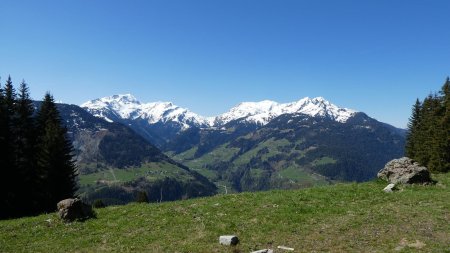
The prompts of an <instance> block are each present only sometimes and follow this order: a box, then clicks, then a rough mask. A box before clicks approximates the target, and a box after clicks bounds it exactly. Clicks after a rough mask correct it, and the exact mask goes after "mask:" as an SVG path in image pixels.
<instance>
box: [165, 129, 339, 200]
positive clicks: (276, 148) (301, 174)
mask: <svg viewBox="0 0 450 253" xmlns="http://www.w3.org/2000/svg"><path fill="white" fill-rule="evenodd" d="M245 138H250V137H245ZM301 142H302V141H299V143H301ZM290 144H291V143H290V142H289V141H288V140H286V139H279V140H275V139H274V138H270V139H268V140H266V141H263V142H261V143H259V144H258V145H257V146H256V147H254V148H252V149H250V150H248V151H247V152H245V153H244V154H241V155H240V156H239V157H238V158H237V159H236V160H234V161H232V163H233V165H234V166H232V168H230V170H235V169H236V168H237V167H245V165H246V164H248V163H249V162H250V160H251V159H252V158H255V157H257V156H258V152H259V151H261V150H263V149H265V148H267V150H268V152H267V153H264V154H263V155H261V160H263V161H268V159H269V158H271V157H274V156H276V155H279V154H287V155H292V154H295V155H297V157H303V156H304V155H305V153H306V151H298V150H293V149H292V148H287V149H286V150H288V151H286V150H281V149H283V148H286V147H287V146H289V145H290ZM228 145H229V143H225V144H223V145H221V146H219V147H217V148H216V149H214V150H213V151H212V152H209V153H206V154H205V155H203V156H201V157H199V158H196V159H194V158H193V157H194V154H195V151H196V150H197V148H192V149H190V150H187V151H185V152H183V153H181V154H178V155H175V156H172V158H173V159H174V160H177V161H179V162H181V163H183V164H185V165H187V166H188V167H189V168H191V169H193V170H196V171H198V172H199V173H201V174H202V175H204V176H205V177H207V178H208V179H210V180H212V181H214V180H215V177H216V172H215V171H213V170H208V169H207V168H205V165H207V164H208V165H213V164H216V163H218V162H224V161H231V159H232V158H233V157H234V155H236V154H237V153H238V152H239V149H238V148H230V147H228ZM335 162H336V160H334V159H332V158H330V157H323V158H322V159H320V160H316V161H313V162H312V163H311V166H317V165H324V164H327V163H335ZM283 165H284V162H280V163H278V165H274V166H275V167H278V168H277V172H276V173H274V174H273V176H274V179H277V178H287V179H290V180H291V182H292V183H293V185H298V186H300V187H311V186H319V185H327V184H329V183H328V181H327V180H326V179H325V177H323V176H320V175H318V174H314V173H312V172H310V171H306V170H305V169H304V168H303V167H302V166H299V165H297V164H296V163H295V162H292V164H290V165H289V166H283ZM252 170H253V173H254V174H255V175H256V174H257V173H258V172H260V170H259V169H258V168H252ZM215 183H216V184H218V185H219V192H221V193H223V189H222V188H221V187H220V185H224V184H226V185H228V186H229V182H224V181H221V182H215ZM294 188H295V187H294ZM229 189H231V187H229Z"/></svg>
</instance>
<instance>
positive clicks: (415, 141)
mask: <svg viewBox="0 0 450 253" xmlns="http://www.w3.org/2000/svg"><path fill="white" fill-rule="evenodd" d="M406 141H407V143H406V154H407V155H408V156H409V157H411V158H413V159H415V160H416V161H418V162H419V163H421V164H422V165H424V166H426V167H428V169H430V171H432V172H448V171H450V79H449V78H447V80H446V82H445V83H444V85H443V86H442V89H441V91H440V92H439V95H437V94H435V95H429V96H428V97H427V98H425V100H424V101H423V103H422V104H420V102H419V101H418V100H417V101H416V103H415V105H414V106H413V110H412V115H411V118H410V121H409V124H408V135H407V140H406Z"/></svg>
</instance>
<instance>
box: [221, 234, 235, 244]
mask: <svg viewBox="0 0 450 253" xmlns="http://www.w3.org/2000/svg"><path fill="white" fill-rule="evenodd" d="M219 243H220V244H221V245H226V246H230V245H236V244H238V243H239V238H238V237H237V236H235V235H222V236H220V237H219Z"/></svg>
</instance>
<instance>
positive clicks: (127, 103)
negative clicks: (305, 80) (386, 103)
mask: <svg viewBox="0 0 450 253" xmlns="http://www.w3.org/2000/svg"><path fill="white" fill-rule="evenodd" d="M81 107H82V108H84V109H86V110H87V111H88V112H90V113H91V114H92V115H94V116H96V117H99V118H103V119H105V120H106V121H109V122H119V123H123V124H125V125H128V126H130V127H131V128H132V129H134V130H135V131H136V132H138V133H139V134H140V135H141V136H143V137H144V138H146V139H147V140H149V141H150V142H152V143H154V144H156V145H157V146H159V147H162V146H164V144H165V143H167V142H169V141H171V140H172V139H173V138H174V137H176V135H177V134H179V133H180V132H182V131H185V130H187V129H189V128H211V129H214V128H223V127H224V126H225V125H226V124H228V123H230V122H233V121H237V120H240V121H241V122H246V123H249V124H254V125H255V126H263V125H266V124H268V123H269V122H270V121H271V120H273V119H274V118H276V117H278V116H280V115H284V114H291V115H292V114H304V115H308V116H311V117H326V118H329V119H332V120H335V121H337V122H340V123H345V122H346V121H347V120H348V119H349V118H350V117H352V116H353V115H355V113H356V111H354V110H351V109H347V108H340V107H338V106H336V105H334V104H331V103H330V102H328V101H327V100H325V99H324V98H322V97H317V98H312V99H311V98H308V97H305V98H303V99H300V100H299V101H296V102H292V103H285V104H280V103H277V102H274V101H270V100H264V101H261V102H243V103H240V104H238V105H236V106H235V107H233V108H231V109H230V110H229V111H228V112H225V113H223V114H221V115H218V116H216V117H203V116H200V115H198V114H196V113H194V112H191V111H190V110H188V109H186V108H182V107H179V106H177V105H174V104H173V103H171V102H152V103H141V102H139V101H138V100H137V99H136V98H135V97H134V96H133V95H131V94H124V95H114V96H109V97H104V98H99V99H95V100H91V101H88V102H86V103H83V104H82V105H81Z"/></svg>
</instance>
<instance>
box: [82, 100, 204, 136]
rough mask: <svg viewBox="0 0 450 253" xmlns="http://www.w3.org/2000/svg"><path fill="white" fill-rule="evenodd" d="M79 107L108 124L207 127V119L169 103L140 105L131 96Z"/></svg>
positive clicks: (89, 102) (95, 101)
mask: <svg viewBox="0 0 450 253" xmlns="http://www.w3.org/2000/svg"><path fill="white" fill-rule="evenodd" d="M81 107H83V108H85V109H86V110H87V111H89V112H90V113H91V114H93V115H94V116H96V117H100V118H104V119H105V120H107V121H110V122H112V121H116V120H124V119H130V120H137V119H142V120H146V121H148V123H149V124H154V123H157V122H163V123H166V122H168V121H174V122H178V123H179V124H181V126H182V128H189V127H190V126H192V125H195V126H209V121H208V119H205V118H203V117H201V116H199V115H197V114H195V113H193V112H191V111H189V110H188V109H185V108H181V107H179V106H176V105H174V104H173V103H171V102H153V103H141V102H139V101H138V100H137V99H136V98H135V97H134V96H133V95H131V94H124V95H113V96H109V97H104V98H99V99H94V100H91V101H88V102H86V103H84V104H82V105H81Z"/></svg>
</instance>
